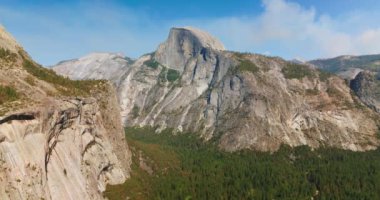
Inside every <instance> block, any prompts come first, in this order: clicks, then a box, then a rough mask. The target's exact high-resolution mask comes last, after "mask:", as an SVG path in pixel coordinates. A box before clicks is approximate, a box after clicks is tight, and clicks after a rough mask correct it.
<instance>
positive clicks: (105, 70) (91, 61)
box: [54, 53, 129, 80]
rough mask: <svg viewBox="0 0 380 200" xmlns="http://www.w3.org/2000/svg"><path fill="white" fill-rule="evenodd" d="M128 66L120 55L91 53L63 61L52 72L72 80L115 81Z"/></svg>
mask: <svg viewBox="0 0 380 200" xmlns="http://www.w3.org/2000/svg"><path fill="white" fill-rule="evenodd" d="M104 66H107V67H104ZM128 66H129V62H128V60H126V58H125V57H124V56H123V55H121V54H113V53H92V54H89V55H87V56H84V57H82V58H79V59H74V60H69V61H63V62H61V63H59V64H57V67H55V68H54V70H55V71H56V72H57V73H59V74H64V75H66V76H68V77H70V78H71V79H74V80H78V79H106V80H117V79H119V78H120V73H119V72H120V71H123V69H124V68H127V67H128Z"/></svg>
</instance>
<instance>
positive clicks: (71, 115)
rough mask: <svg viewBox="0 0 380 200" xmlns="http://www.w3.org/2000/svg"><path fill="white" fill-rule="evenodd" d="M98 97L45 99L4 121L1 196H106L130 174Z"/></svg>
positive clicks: (1, 126)
mask: <svg viewBox="0 0 380 200" xmlns="http://www.w3.org/2000/svg"><path fill="white" fill-rule="evenodd" d="M103 124H104V122H103V119H102V115H101V113H100V111H99V108H98V105H97V104H96V101H95V99H92V98H87V99H68V100H60V101H55V100H52V101H50V102H45V105H44V107H43V108H35V109H33V111H31V112H25V113H24V112H23V113H16V114H11V115H8V116H5V118H4V119H3V122H2V123H1V124H0V130H1V131H0V138H1V142H0V148H1V154H0V155H1V156H0V158H1V162H2V164H1V168H2V170H0V171H1V172H0V177H1V181H0V185H1V186H2V187H1V191H0V197H1V199H39V198H44V199H102V194H101V192H102V191H104V190H105V186H106V184H121V183H123V182H124V181H125V179H126V177H127V176H128V174H126V173H125V172H124V171H123V166H122V165H121V162H120V161H119V160H118V158H117V156H116V153H115V151H114V149H113V147H112V145H111V141H110V139H109V138H108V137H107V130H106V128H105V127H104V125H103Z"/></svg>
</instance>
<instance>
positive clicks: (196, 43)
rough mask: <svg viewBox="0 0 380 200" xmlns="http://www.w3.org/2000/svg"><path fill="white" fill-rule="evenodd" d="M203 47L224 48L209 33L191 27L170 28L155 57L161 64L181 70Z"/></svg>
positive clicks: (217, 49) (202, 50)
mask: <svg viewBox="0 0 380 200" xmlns="http://www.w3.org/2000/svg"><path fill="white" fill-rule="evenodd" d="M205 49H212V50H216V51H223V50H225V48H224V45H223V44H222V43H221V42H220V41H219V40H218V39H216V38H215V37H213V36H211V35H210V34H209V33H207V32H205V31H202V30H199V29H197V28H193V27H183V28H171V29H170V33H169V36H168V38H167V40H166V41H165V42H163V43H162V44H160V46H159V47H158V49H157V51H156V53H155V59H156V60H157V61H158V62H160V63H161V64H163V65H165V66H167V67H169V68H173V69H176V70H178V71H182V70H183V67H180V66H185V63H186V62H187V61H188V59H189V58H192V57H196V56H197V55H199V54H201V53H202V52H205Z"/></svg>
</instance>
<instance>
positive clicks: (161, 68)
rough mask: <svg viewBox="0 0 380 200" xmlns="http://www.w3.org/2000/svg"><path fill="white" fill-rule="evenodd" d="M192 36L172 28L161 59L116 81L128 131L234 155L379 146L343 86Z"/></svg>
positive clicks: (150, 59) (138, 64) (364, 113)
mask: <svg viewBox="0 0 380 200" xmlns="http://www.w3.org/2000/svg"><path fill="white" fill-rule="evenodd" d="M191 30H192V29H189V28H174V29H172V30H171V32H170V34H169V38H168V40H167V41H166V42H164V43H163V44H161V45H160V46H159V47H158V50H157V51H156V52H155V53H153V54H149V55H145V56H143V57H141V58H139V59H138V60H136V61H135V62H134V63H133V64H132V65H131V66H130V67H128V68H125V69H124V72H123V73H122V74H123V75H122V76H121V78H120V80H119V81H114V84H115V85H116V87H117V92H118V97H119V103H120V106H121V115H122V119H123V123H124V125H125V126H147V125H148V126H153V127H157V131H158V132H159V131H161V130H162V129H165V128H173V129H175V130H176V131H177V132H184V131H192V132H196V133H198V134H199V135H200V137H202V138H204V139H205V140H210V139H212V138H213V139H214V140H216V141H218V143H219V145H220V147H221V148H222V149H225V150H228V151H235V150H239V149H256V150H262V151H274V150H276V149H278V148H279V146H280V145H281V144H287V145H290V146H298V145H309V146H311V147H315V148H317V147H319V146H334V147H339V148H343V149H351V150H355V151H363V150H369V149H374V148H376V147H377V146H378V145H379V141H378V139H377V138H376V132H377V129H378V128H377V125H378V124H379V121H378V120H377V119H378V117H379V116H378V115H377V114H376V113H373V112H372V111H371V110H370V109H368V108H363V107H361V106H359V105H361V104H360V102H358V101H357V100H356V98H355V96H352V95H351V93H350V88H349V87H347V85H346V84H345V82H344V80H342V79H340V78H338V77H335V76H332V77H329V78H327V80H325V79H324V78H322V77H321V78H320V77H319V76H320V74H319V72H318V71H317V70H315V69H312V68H309V67H307V66H300V65H297V66H298V67H299V68H300V70H301V69H302V68H306V70H307V73H308V74H309V75H307V76H300V75H299V74H296V75H287V74H285V71H286V69H287V68H289V67H292V66H293V65H294V64H291V63H289V62H286V61H284V60H282V59H279V58H268V57H265V56H260V55H254V54H239V53H233V52H228V51H223V45H221V44H219V43H218V42H215V41H217V40H216V39H210V37H211V36H209V35H207V37H202V36H199V35H200V34H196V33H194V31H191ZM201 35H202V34H201ZM58 67H59V66H58ZM103 67H105V68H107V66H103ZM88 73H90V72H88ZM292 76H295V77H296V78H292Z"/></svg>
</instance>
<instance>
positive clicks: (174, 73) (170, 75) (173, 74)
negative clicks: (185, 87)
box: [166, 69, 180, 82]
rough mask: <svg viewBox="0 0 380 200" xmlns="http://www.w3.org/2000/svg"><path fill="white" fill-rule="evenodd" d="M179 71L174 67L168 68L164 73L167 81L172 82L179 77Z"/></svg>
mask: <svg viewBox="0 0 380 200" xmlns="http://www.w3.org/2000/svg"><path fill="white" fill-rule="evenodd" d="M179 75H180V74H179V71H177V70H175V69H168V74H167V75H166V78H167V79H168V81H169V82H174V81H176V80H177V79H178V78H179Z"/></svg>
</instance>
